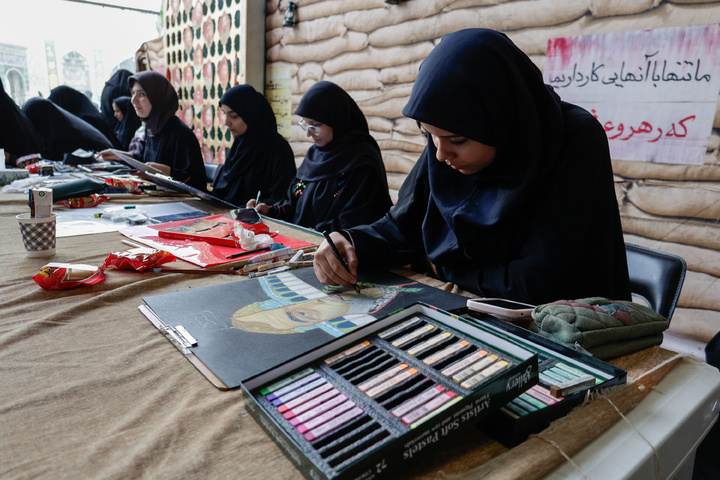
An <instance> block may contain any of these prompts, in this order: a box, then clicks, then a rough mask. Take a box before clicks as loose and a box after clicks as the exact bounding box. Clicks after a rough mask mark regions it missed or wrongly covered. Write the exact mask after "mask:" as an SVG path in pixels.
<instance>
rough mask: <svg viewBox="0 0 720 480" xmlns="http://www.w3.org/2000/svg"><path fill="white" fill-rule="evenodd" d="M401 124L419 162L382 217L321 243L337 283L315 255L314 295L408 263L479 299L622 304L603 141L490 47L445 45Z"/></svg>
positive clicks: (580, 116)
mask: <svg viewBox="0 0 720 480" xmlns="http://www.w3.org/2000/svg"><path fill="white" fill-rule="evenodd" d="M403 114H404V115H405V116H407V117H410V118H413V119H415V120H416V121H417V122H418V123H419V125H420V128H421V131H422V132H423V133H424V135H425V136H426V137H427V146H426V148H425V151H424V152H423V154H422V156H421V157H420V158H419V159H418V161H417V163H416V164H415V166H414V167H413V170H412V171H411V172H410V174H409V175H408V177H407V179H406V181H405V183H404V184H403V186H402V188H401V189H400V192H399V198H398V201H397V204H396V205H395V206H394V207H393V208H392V209H391V211H390V213H389V214H388V215H386V216H385V217H383V218H382V219H380V220H379V221H377V222H375V223H373V224H372V225H367V226H359V227H357V228H351V229H348V230H347V231H346V232H343V233H344V234H343V233H339V232H334V233H332V234H331V238H332V239H333V241H334V243H335V244H336V246H337V248H338V250H339V251H340V253H341V254H342V255H344V256H345V258H346V260H347V263H348V265H349V269H348V270H349V271H347V270H346V269H345V268H343V266H342V264H341V263H340V262H339V261H338V260H337V259H336V258H335V257H334V255H333V253H332V251H331V249H330V248H329V246H328V245H327V243H323V245H321V247H320V248H319V249H318V251H317V253H316V255H315V266H314V268H315V273H316V274H317V276H318V279H319V280H320V281H321V282H323V283H325V284H330V285H343V286H348V287H349V286H352V285H353V284H355V283H356V282H357V279H356V275H357V271H358V268H359V266H360V267H361V268H363V269H364V268H370V267H377V266H393V265H408V264H411V263H414V264H415V265H416V266H417V268H423V270H421V272H428V273H429V274H431V275H434V276H436V277H437V278H439V279H441V280H444V281H447V282H451V283H454V284H455V285H456V286H458V287H460V288H461V289H463V290H466V291H468V292H472V293H475V294H477V295H482V296H486V297H502V298H508V299H512V300H516V301H520V302H525V303H530V304H535V305H538V304H541V303H546V302H552V301H555V300H560V299H577V298H584V297H591V296H603V297H606V298H611V299H618V300H629V299H630V289H629V280H628V270H627V261H626V257H625V245H624V242H623V235H622V229H621V225H620V216H619V212H618V206H617V200H616V197H615V190H614V183H613V173H612V166H611V162H610V153H609V148H608V142H607V136H606V135H605V132H604V130H603V128H602V126H601V125H600V124H599V122H598V121H597V120H596V119H595V118H594V117H593V116H592V115H591V114H590V113H588V112H587V111H585V110H583V109H582V108H580V107H578V106H575V105H571V104H568V103H565V102H562V101H561V100H560V98H559V97H558V95H557V94H556V93H555V92H554V91H553V90H552V89H551V88H550V87H549V86H547V85H545V84H544V82H543V78H542V74H541V72H540V70H539V69H538V68H537V67H536V66H535V64H534V63H533V62H532V61H531V60H530V59H529V58H528V57H527V55H525V54H524V53H523V52H522V51H521V50H520V49H518V48H517V47H516V46H515V45H514V44H513V43H512V42H511V41H510V39H508V38H507V37H506V36H505V35H504V34H502V33H499V32H495V31H492V30H486V29H468V30H462V31H459V32H456V33H453V34H450V35H446V36H445V37H444V38H443V39H442V41H441V42H440V43H439V44H438V46H436V47H435V49H434V50H433V51H432V52H431V53H430V55H429V56H428V57H427V58H426V59H425V60H424V61H423V63H422V65H421V67H420V70H419V73H418V76H417V79H416V81H415V84H414V85H413V89H412V93H411V95H410V99H409V101H408V103H407V105H406V106H405V108H404V109H403ZM351 240H352V242H354V243H351Z"/></svg>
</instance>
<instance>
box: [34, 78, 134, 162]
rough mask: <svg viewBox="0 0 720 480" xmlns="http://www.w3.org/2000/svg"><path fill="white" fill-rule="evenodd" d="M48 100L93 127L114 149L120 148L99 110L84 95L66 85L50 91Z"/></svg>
mask: <svg viewBox="0 0 720 480" xmlns="http://www.w3.org/2000/svg"><path fill="white" fill-rule="evenodd" d="M48 100H50V101H51V102H53V103H54V104H55V105H57V106H59V107H62V108H64V109H65V110H67V111H68V112H70V113H72V114H73V115H75V116H76V117H80V118H82V119H83V120H85V121H86V122H87V123H89V124H90V125H92V126H93V127H95V128H97V129H98V130H100V133H102V134H103V135H104V136H105V137H107V139H108V140H110V141H111V142H112V143H113V146H114V147H115V148H120V143H119V142H118V141H117V138H115V132H113V129H112V128H111V127H110V125H108V123H107V122H106V121H105V119H104V118H103V116H102V115H101V114H100V110H98V109H97V107H96V106H95V105H93V103H92V102H91V101H90V99H89V98H88V97H87V96H85V94H83V93H81V92H79V91H77V90H75V89H74V88H72V87H68V86H67V85H60V86H59V87H55V88H53V89H52V90H51V91H50V95H48Z"/></svg>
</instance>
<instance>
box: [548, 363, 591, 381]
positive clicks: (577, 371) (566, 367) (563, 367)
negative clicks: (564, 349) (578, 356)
mask: <svg viewBox="0 0 720 480" xmlns="http://www.w3.org/2000/svg"><path fill="white" fill-rule="evenodd" d="M555 368H559V369H561V370H565V371H566V372H568V373H570V374H572V375H574V376H576V377H582V376H585V375H587V374H586V373H585V372H583V371H582V370H580V369H578V368H575V367H573V366H570V365H568V364H567V363H562V362H558V363H556V364H555Z"/></svg>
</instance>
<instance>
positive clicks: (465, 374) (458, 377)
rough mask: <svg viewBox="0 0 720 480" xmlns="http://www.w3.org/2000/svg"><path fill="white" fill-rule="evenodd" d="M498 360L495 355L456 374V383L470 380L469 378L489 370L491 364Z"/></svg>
mask: <svg viewBox="0 0 720 480" xmlns="http://www.w3.org/2000/svg"><path fill="white" fill-rule="evenodd" d="M497 359H498V356H497V355H495V354H492V355H490V356H488V357H486V358H483V359H482V360H480V361H479V362H475V363H473V364H472V365H470V366H469V367H467V368H466V369H464V370H462V371H460V372H458V373H456V374H455V375H453V376H452V379H453V381H455V382H461V381H463V380H464V379H466V378H468V377H469V376H471V375H473V374H475V373H477V372H479V371H480V370H483V369H485V368H487V367H488V366H489V365H490V364H492V363H495V360H497Z"/></svg>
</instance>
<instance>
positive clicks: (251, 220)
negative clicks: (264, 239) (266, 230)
mask: <svg viewBox="0 0 720 480" xmlns="http://www.w3.org/2000/svg"><path fill="white" fill-rule="evenodd" d="M230 215H231V216H232V218H234V219H235V220H239V221H241V222H243V223H247V224H249V225H253V224H255V223H260V222H261V221H262V218H260V214H259V213H258V212H257V210H255V209H254V208H236V209H235V210H231V211H230Z"/></svg>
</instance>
